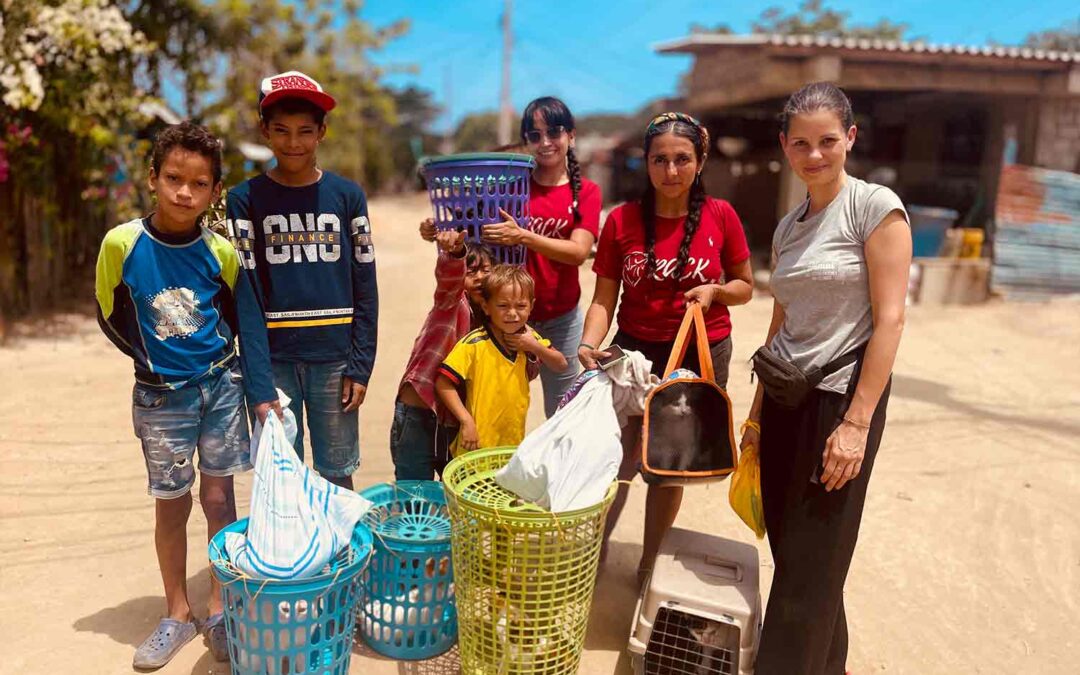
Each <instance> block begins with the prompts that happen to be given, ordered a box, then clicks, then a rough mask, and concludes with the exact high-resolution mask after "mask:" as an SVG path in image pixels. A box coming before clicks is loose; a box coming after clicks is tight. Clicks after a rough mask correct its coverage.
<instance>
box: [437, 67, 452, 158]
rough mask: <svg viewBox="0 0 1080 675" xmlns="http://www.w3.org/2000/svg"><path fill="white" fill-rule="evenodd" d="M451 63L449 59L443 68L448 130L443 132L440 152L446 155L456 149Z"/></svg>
mask: <svg viewBox="0 0 1080 675" xmlns="http://www.w3.org/2000/svg"><path fill="white" fill-rule="evenodd" d="M451 63H452V62H451V61H449V60H447V62H446V68H445V69H444V70H443V87H444V90H443V92H444V93H443V99H444V101H445V106H446V107H445V115H446V131H445V132H444V133H443V137H442V143H440V147H439V152H440V153H441V154H444V155H449V154H450V153H452V152H453V151H454V124H453V122H454V71H453V66H452V65H451Z"/></svg>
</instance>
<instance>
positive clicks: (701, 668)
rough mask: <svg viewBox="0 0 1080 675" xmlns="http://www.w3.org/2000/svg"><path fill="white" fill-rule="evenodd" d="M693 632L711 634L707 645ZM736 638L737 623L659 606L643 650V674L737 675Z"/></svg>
mask: <svg viewBox="0 0 1080 675" xmlns="http://www.w3.org/2000/svg"><path fill="white" fill-rule="evenodd" d="M706 627H707V628H706ZM695 633H697V634H698V635H702V634H703V633H707V634H708V635H710V637H711V639H709V640H708V642H709V644H707V645H706V644H702V642H701V641H700V640H698V638H696V637H694V634H695ZM739 638H740V636H739V628H738V626H732V625H728V624H725V623H721V622H719V621H712V620H709V619H704V618H701V617H697V616H694V615H692V614H687V613H685V612H680V611H678V610H675V609H671V608H669V607H659V608H657V611H656V622H655V623H654V624H653V629H652V633H651V634H650V636H649V646H648V647H647V648H646V649H645V675H736V673H738V672H739V642H740V640H739Z"/></svg>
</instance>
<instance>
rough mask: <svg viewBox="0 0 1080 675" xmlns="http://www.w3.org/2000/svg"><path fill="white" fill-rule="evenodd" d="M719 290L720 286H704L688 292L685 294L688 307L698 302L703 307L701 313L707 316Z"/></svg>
mask: <svg viewBox="0 0 1080 675" xmlns="http://www.w3.org/2000/svg"><path fill="white" fill-rule="evenodd" d="M719 288H720V285H719V284H702V285H700V286H695V287H693V288H691V289H690V290H688V291H687V292H686V293H684V294H683V297H685V298H686V304H687V305H689V304H690V303H691V302H696V303H698V304H699V305H701V311H702V312H704V313H706V314H707V313H708V312H709V308H710V307H712V304H713V300H715V299H716V291H717V290H718V289H719Z"/></svg>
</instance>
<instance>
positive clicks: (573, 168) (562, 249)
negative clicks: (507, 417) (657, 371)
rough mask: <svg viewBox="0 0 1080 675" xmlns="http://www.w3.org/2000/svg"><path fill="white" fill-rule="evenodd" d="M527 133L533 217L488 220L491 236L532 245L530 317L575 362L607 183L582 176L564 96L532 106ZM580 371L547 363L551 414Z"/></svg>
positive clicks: (544, 376)
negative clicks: (583, 279) (585, 272)
mask: <svg viewBox="0 0 1080 675" xmlns="http://www.w3.org/2000/svg"><path fill="white" fill-rule="evenodd" d="M521 138H522V140H524V141H525V143H526V144H527V145H528V148H529V152H530V153H532V155H533V157H535V158H536V169H534V170H533V174H532V181H531V186H530V192H529V223H528V224H527V225H526V224H525V223H521V225H522V226H524V227H520V226H519V224H518V223H516V222H515V221H514V220H513V219H511V218H509V217H507V220H506V221H504V222H502V223H495V224H493V225H486V226H484V241H486V242H488V243H491V244H501V245H514V244H524V245H525V247H526V248H527V249H528V253H527V255H526V259H525V267H526V269H527V270H528V272H529V274H530V275H532V278H533V279H534V280H535V281H536V302H535V305H534V306H533V311H532V315H531V316H530V319H531V321H530V323H531V325H532V327H533V328H535V329H536V330H537V332H539V333H540V334H541V335H543V336H544V337H546V338H547V339H549V340H551V346H552V347H554V348H555V349H557V350H559V351H560V352H562V354H563V355H564V356H565V357H566V359H567V362H569V363H576V362H575V360H574V359H575V356H576V354H577V346H578V343H579V342H580V341H581V330H582V316H581V310H580V309H578V301H579V300H581V284H580V282H579V281H578V268H579V267H580V266H581V264H582V263H584V262H585V261H586V260H587V259H588V257H589V253H590V252H591V251H592V246H593V242H594V241H596V236H597V232H598V231H599V229H600V188H599V187H598V186H597V185H596V183H593V182H592V181H590V180H586V179H584V178H582V177H581V167H580V166H579V165H578V162H577V158H576V157H575V156H574V116H573V115H572V114H571V113H570V109H569V108H567V107H566V104H565V103H563V102H562V101H560V100H559V99H557V98H554V97H551V96H545V97H543V98H538V99H536V100H535V101H533V102H532V103H530V104H529V105H528V106H526V107H525V112H524V114H523V115H522V116H521ZM504 215H506V214H504ZM577 376H578V369H577V367H576V365H575V366H574V367H572V368H567V369H566V370H565V371H563V372H561V373H556V372H555V371H552V370H549V369H548V368H546V367H545V368H541V370H540V380H541V383H542V384H543V385H544V413H545V414H546V415H547V416H548V417H551V415H553V414H554V413H555V408H556V407H557V406H558V404H559V399H561V398H562V395H563V394H564V393H566V390H567V389H569V388H570V385H572V384H573V383H574V380H575V379H577Z"/></svg>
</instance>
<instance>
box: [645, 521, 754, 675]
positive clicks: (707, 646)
mask: <svg viewBox="0 0 1080 675" xmlns="http://www.w3.org/2000/svg"><path fill="white" fill-rule="evenodd" d="M760 627H761V591H760V589H759V586H758V555H757V549H756V548H754V547H753V546H750V545H749V544H743V543H739V542H736V541H731V540H729V539H723V538H721V537H713V536H709V535H705V534H700V533H697V532H691V531H689V530H681V529H678V528H672V529H671V530H670V531H669V532H668V534H667V536H666V537H665V538H664V542H663V544H662V545H661V547H660V554H659V555H658V556H657V559H656V564H655V566H654V567H653V572H652V574H651V575H650V578H649V581H648V583H647V584H646V585H645V588H644V589H643V590H642V593H641V596H640V597H639V598H638V606H637V611H636V612H635V616H634V624H633V628H632V632H631V636H630V643H629V645H628V647H627V649H628V650H629V652H630V655H631V657H632V661H633V665H634V671H635V672H636V673H637V674H638V675H684V674H685V675H750V673H752V672H753V666H754V656H755V654H756V652H757V641H758V636H759V633H760Z"/></svg>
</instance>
